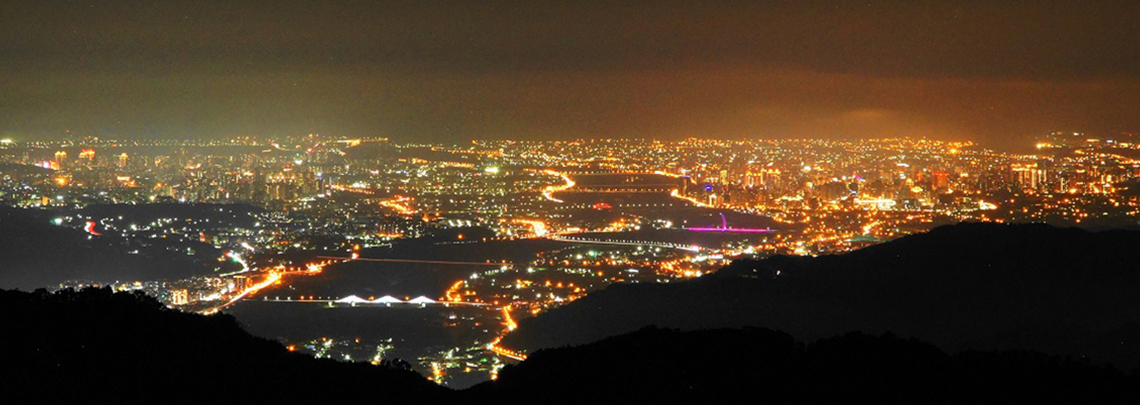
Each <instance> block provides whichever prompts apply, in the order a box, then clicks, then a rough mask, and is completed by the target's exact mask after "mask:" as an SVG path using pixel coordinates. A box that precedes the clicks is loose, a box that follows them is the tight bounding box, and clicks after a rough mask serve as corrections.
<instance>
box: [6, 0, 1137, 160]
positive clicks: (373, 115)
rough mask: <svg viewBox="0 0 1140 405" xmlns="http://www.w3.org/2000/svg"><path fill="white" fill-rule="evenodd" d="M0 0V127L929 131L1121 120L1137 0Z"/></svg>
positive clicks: (27, 131) (401, 132)
mask: <svg viewBox="0 0 1140 405" xmlns="http://www.w3.org/2000/svg"><path fill="white" fill-rule="evenodd" d="M704 3H707V2H632V3H627V2H597V3H593V4H589V3H586V2H502V1H478V2H472V1H461V2H460V1H457V2H387V3H382V2H348V1H345V2H288V1H274V2H210V1H195V2H161V3H152V2H143V3H134V2H54V1H34V2H6V3H4V4H0V131H2V132H5V133H12V134H16V135H21V134H23V135H24V136H25V137H28V136H45V135H50V134H58V133H60V132H62V130H63V129H67V128H72V129H77V130H79V131H82V132H89V133H94V134H119V135H124V136H168V137H173V136H216V135H229V134H238V133H240V134H251V133H253V134H256V133H264V134H270V133H307V132H314V131H316V132H323V133H342V134H364V135H372V134H384V135H390V136H393V137H396V138H426V139H436V140H441V141H442V140H460V139H467V138H471V137H502V136H518V137H530V138H544V137H598V136H632V137H638V136H654V137H678V136H688V135H699V136H797V137H798V136H826V137H834V136H869V135H929V136H940V137H955V138H963V137H965V138H972V139H981V140H987V141H1001V140H1006V139H1009V140H1010V142H1019V141H1020V140H1022V139H1024V137H1026V136H1027V135H1031V134H1033V133H1038V132H1043V131H1050V130H1064V129H1079V130H1085V131H1090V132H1095V131H1129V130H1136V129H1137V128H1138V127H1140V118H1138V117H1136V116H1135V114H1133V113H1132V111H1136V110H1137V108H1138V107H1140V100H1138V97H1137V96H1136V94H1137V93H1136V90H1137V89H1138V88H1140V85H1138V83H1140V66H1138V64H1137V62H1136V61H1138V60H1140V4H1137V3H1136V2H1128V1H1121V2H1103V1H1102V2H1083V3H1082V2H1060V1H1023V2H1022V1H1007V2H964V1H947V2H921V1H906V2H902V1H900V2H859V3H854V2H852V3H845V4H841V5H836V4H835V2H812V1H794V2H793V1H786V2H759V1H753V2H719V3H715V4H704Z"/></svg>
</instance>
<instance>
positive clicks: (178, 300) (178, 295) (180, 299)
mask: <svg viewBox="0 0 1140 405" xmlns="http://www.w3.org/2000/svg"><path fill="white" fill-rule="evenodd" d="M189 303H190V293H189V292H187V291H186V290H174V291H171V292H170V305H186V304H189Z"/></svg>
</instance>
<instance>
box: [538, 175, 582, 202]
mask: <svg viewBox="0 0 1140 405" xmlns="http://www.w3.org/2000/svg"><path fill="white" fill-rule="evenodd" d="M543 173H546V174H548V175H551V176H559V177H562V181H565V182H566V184H563V185H561V186H546V188H544V189H542V196H543V197H546V199H547V200H550V201H554V202H556V203H564V202H565V201H562V200H559V199H557V198H554V193H557V192H559V191H566V190H568V189H570V188H571V187H574V184H575V183H574V180H570V176H567V175H566V174H565V173H559V172H556V171H554V170H550V169H547V170H544V171H543Z"/></svg>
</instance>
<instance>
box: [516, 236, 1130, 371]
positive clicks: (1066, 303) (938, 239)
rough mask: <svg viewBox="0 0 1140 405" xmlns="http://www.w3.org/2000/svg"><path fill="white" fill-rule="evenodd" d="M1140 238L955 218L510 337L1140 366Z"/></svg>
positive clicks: (754, 265)
mask: <svg viewBox="0 0 1140 405" xmlns="http://www.w3.org/2000/svg"><path fill="white" fill-rule="evenodd" d="M1138 291H1140V232H1124V231H1108V232H1100V233H1089V232H1085V231H1081V230H1077V229H1059V228H1053V227H1048V226H1044V225H995V224H959V225H954V226H946V227H940V228H936V229H934V230H932V231H931V232H929V233H927V234H921V235H913V236H908V237H905V238H902V239H899V240H896V241H893V242H890V243H886V244H882V245H878V246H873V247H869V248H866V249H863V250H859V251H855V252H852V253H848V254H845V255H839V256H826V257H818V258H805V257H773V258H770V259H766V260H762V261H758V262H757V261H743V262H738V263H734V264H733V265H732V266H730V267H728V268H725V269H722V270H721V271H719V272H717V273H715V274H713V275H711V276H706V277H702V278H700V279H698V280H694V281H691V282H685V283H674V284H658V285H649V284H635V285H615V286H611V287H610V288H608V289H606V290H603V291H601V292H598V293H594V294H591V295H589V296H587V297H586V298H585V299H582V300H578V301H575V302H574V303H572V304H569V305H567V306H565V307H562V308H559V309H556V310H553V311H551V312H549V313H546V314H544V315H543V316H540V317H537V318H532V319H529V320H527V321H524V322H523V323H522V325H520V328H519V329H518V330H517V331H516V332H515V333H513V334H511V335H509V336H508V337H507V339H506V340H505V341H504V342H505V344H506V345H507V346H508V347H512V348H526V349H532V350H533V349H537V348H543V347H557V346H561V345H567V344H582V343H586V342H590V341H596V340H598V339H601V338H604V337H606V336H613V335H616V334H620V333H625V332H629V331H632V330H636V329H638V328H641V327H643V326H646V325H659V326H665V327H676V328H682V329H702V328H719V327H741V326H749V325H751V326H761V327H767V328H772V329H778V330H783V331H786V332H788V333H790V334H792V335H793V336H796V337H797V338H799V339H805V340H814V339H819V338H823V337H829V336H834V335H836V334H840V333H845V332H847V331H852V330H861V331H865V332H868V333H873V334H881V333H884V332H887V331H891V332H893V333H895V334H898V335H900V336H908V337H909V336H915V337H918V338H920V339H923V340H926V341H930V342H932V343H934V344H936V345H938V346H939V347H941V348H943V349H946V350H950V351H958V350H965V349H982V350H990V349H1002V350H1004V349H1030V350H1038V351H1042V352H1046V353H1059V354H1070V355H1075V356H1086V357H1089V358H1092V359H1094V360H1097V361H1104V362H1111V363H1115V364H1117V365H1119V366H1121V367H1125V368H1133V367H1138V366H1140V293H1137V292H1138Z"/></svg>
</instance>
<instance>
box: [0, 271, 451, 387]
mask: <svg viewBox="0 0 1140 405" xmlns="http://www.w3.org/2000/svg"><path fill="white" fill-rule="evenodd" d="M0 330H3V333H0V385H2V386H3V387H4V389H0V397H3V398H7V400H0V401H2V402H5V403H25V402H24V401H22V400H16V401H14V402H9V400H13V399H19V398H21V397H31V396H34V397H36V398H39V401H37V402H47V403H69V402H71V401H85V402H93V403H124V402H126V403H166V402H173V403H207V402H210V403H213V402H222V403H237V402H251V401H254V402H256V403H281V402H279V401H284V403H301V402H304V403H314V402H312V401H319V402H320V403H337V401H347V400H352V401H364V400H367V401H369V402H387V401H401V402H402V401H409V400H412V399H415V400H419V401H428V402H429V403H430V402H432V401H438V400H441V399H443V398H444V397H445V396H447V395H449V394H450V392H449V391H447V390H446V389H443V388H441V387H439V386H437V385H435V384H433V383H431V382H430V381H427V380H426V379H425V378H424V377H423V376H420V375H419V374H417V373H415V372H413V371H411V369H410V366H408V365H407V364H406V363H400V362H392V363H387V364H384V365H383V366H381V367H377V366H372V365H369V364H348V363H338V362H335V361H332V360H327V359H326V360H318V359H314V358H312V357H310V356H307V355H303V354H298V353H292V352H289V351H287V350H286V349H285V348H284V347H282V346H281V344H279V343H277V342H274V341H270V340H267V339H263V338H258V337H254V336H251V335H249V334H248V333H246V332H245V331H243V330H242V329H241V328H240V327H239V326H238V323H237V322H236V321H235V320H234V318H233V317H231V316H229V315H213V316H201V315H197V314H190V313H183V312H180V311H176V310H171V309H167V308H166V307H164V306H163V305H162V304H161V303H159V302H158V301H155V300H154V299H152V298H150V297H147V296H146V295H143V294H141V293H122V292H120V293H112V292H111V290H110V289H96V288H88V289H84V290H81V291H72V290H61V291H59V292H56V293H48V292H46V291H44V290H37V291H35V292H30V293H29V292H19V291H3V290H0ZM330 401H331V402H330Z"/></svg>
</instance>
